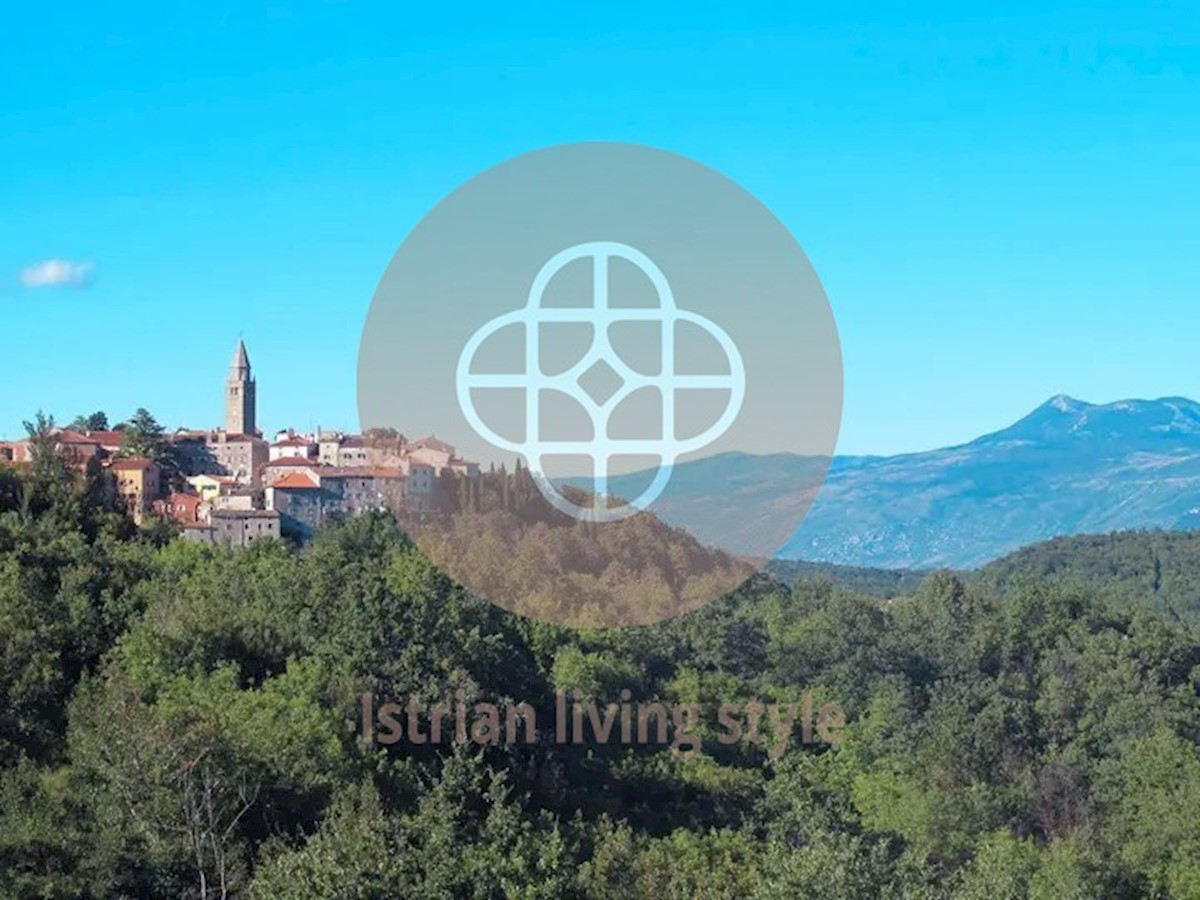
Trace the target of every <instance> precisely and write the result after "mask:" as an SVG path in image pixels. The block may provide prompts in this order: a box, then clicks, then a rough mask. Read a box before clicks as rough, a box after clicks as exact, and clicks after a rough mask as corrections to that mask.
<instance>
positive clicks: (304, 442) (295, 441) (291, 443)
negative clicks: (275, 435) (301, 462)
mask: <svg viewBox="0 0 1200 900" xmlns="http://www.w3.org/2000/svg"><path fill="white" fill-rule="evenodd" d="M314 443H315V441H310V440H309V439H308V438H306V437H300V436H299V435H294V436H292V437H288V438H284V439H283V440H281V441H276V442H275V443H273V444H272V445H271V446H272V447H311V446H312V445H313V444H314Z"/></svg>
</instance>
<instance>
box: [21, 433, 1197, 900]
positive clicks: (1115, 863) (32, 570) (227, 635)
mask: <svg viewBox="0 0 1200 900" xmlns="http://www.w3.org/2000/svg"><path fill="white" fill-rule="evenodd" d="M110 487H111V486H110V485H108V484H107V483H106V481H105V478H104V476H103V475H102V474H101V473H99V472H97V471H92V472H89V473H87V474H86V476H84V477H74V476H72V475H71V474H70V472H69V471H68V470H67V469H66V468H65V467H63V466H62V465H61V464H60V463H59V462H58V461H56V460H55V459H53V458H52V456H51V455H47V454H42V455H41V457H40V458H39V459H38V461H37V463H36V464H35V466H34V467H33V469H32V470H30V471H27V472H23V473H21V474H19V475H18V474H16V473H13V472H10V471H4V472H0V894H2V895H4V896H9V897H61V898H75V897H198V896H206V897H220V896H228V897H250V898H272V900H277V898H279V900H287V898H297V900H299V898H313V897H346V898H350V897H354V898H386V897H417V898H504V897H511V898H546V900H551V898H621V900H628V898H639V897H647V898H655V900H663V898H680V900H682V898H689V900H690V898H725V897H729V898H733V897H737V898H779V900H791V898H795V897H804V896H813V897H822V898H876V897H897V898H898V897H924V898H964V900H967V898H980V900H983V898H988V900H991V898H1004V897H1014V898H1015V897H1025V896H1032V897H1039V898H1046V900H1051V898H1053V900H1061V898H1080V900H1083V898H1096V897H1162V896H1171V897H1179V898H1187V897H1198V896H1200V818H1198V817H1197V816H1196V810H1197V809H1198V808H1200V751H1198V749H1197V738H1198V737H1200V705H1198V694H1197V689H1198V687H1200V647H1198V646H1197V644H1196V642H1195V641H1194V639H1192V638H1190V637H1189V636H1188V635H1187V634H1186V633H1185V632H1184V631H1183V629H1182V628H1180V627H1179V625H1178V624H1177V623H1176V622H1174V621H1172V620H1171V619H1170V618H1167V617H1163V616H1160V615H1156V614H1154V613H1152V612H1151V611H1150V610H1148V609H1145V608H1140V607H1139V608H1134V609H1127V610H1124V611H1121V610H1116V609H1113V608H1112V607H1111V606H1110V605H1109V604H1108V603H1106V602H1104V599H1103V597H1102V596H1101V594H1102V593H1103V592H1098V591H1095V590H1092V589H1089V588H1087V587H1081V586H1079V585H1073V584H1065V583H1060V582H1059V581H1057V580H1056V579H1048V580H1047V579H1032V578H1024V579H1022V578H1016V579H993V580H986V579H980V580H979V581H977V582H971V583H964V582H963V581H962V580H960V579H958V578H956V577H954V576H953V575H950V574H947V573H939V574H934V575H931V576H929V577H928V578H926V579H925V580H924V581H923V582H922V583H921V584H920V586H919V587H916V588H915V589H912V590H911V591H909V592H907V593H906V594H904V595H903V596H901V597H898V598H895V599H892V600H890V601H888V602H887V603H886V604H885V603H882V602H881V601H880V600H878V599H877V598H871V597H865V596H861V595H858V594H856V593H854V592H853V591H850V590H848V589H846V588H844V587H839V586H837V585H836V584H834V583H832V582H830V581H828V580H820V581H814V580H810V579H800V580H798V581H796V582H795V583H794V585H792V586H790V587H789V586H787V585H785V584H783V583H782V582H780V581H777V580H774V579H772V578H768V577H760V578H756V579H754V580H752V581H751V582H750V583H749V584H747V585H746V586H745V587H744V588H743V589H741V590H740V591H739V592H737V593H736V594H735V595H733V596H731V597H729V598H727V599H725V600H722V601H720V602H718V603H716V604H713V605H711V606H708V607H706V608H704V609H703V610H701V611H699V612H696V613H693V614H691V615H688V616H685V617H681V618H679V619H675V620H672V621H670V622H667V623H664V624H660V625H656V626H652V627H645V628H635V629H622V630H611V631H595V632H583V631H573V630H565V629H561V628H557V627H549V626H545V625H540V624H537V623H534V622H532V621H530V620H527V619H522V618H520V617H517V616H514V615H510V614H507V613H504V612H502V611H500V610H498V609H496V608H495V607H493V606H491V605H490V604H487V603H485V602H482V601H479V600H477V599H475V598H472V597H471V596H468V595H466V594H465V593H463V592H462V591H461V590H460V589H458V588H456V587H455V586H454V585H453V584H452V583H451V582H450V581H449V580H448V579H447V578H446V577H444V576H443V575H441V574H439V572H438V571H437V570H436V569H435V568H434V567H433V566H432V565H431V564H430V563H429V562H428V561H427V560H426V559H425V558H424V557H423V556H422V555H421V554H420V553H419V552H418V551H417V550H416V549H415V548H414V547H413V546H412V544H411V543H410V542H409V541H408V539H407V538H406V537H405V536H404V534H403V533H402V532H401V531H400V529H399V527H398V526H397V525H396V523H395V522H394V521H392V520H391V519H390V518H387V517H383V516H376V517H364V518H359V519H355V520H353V521H349V522H345V523H342V524H340V525H335V526H334V527H331V528H328V529H326V530H325V531H323V532H321V533H320V534H319V535H318V536H317V538H316V539H315V540H314V541H313V543H312V544H311V545H310V546H309V547H308V548H306V549H305V550H304V551H299V550H296V549H294V548H292V547H290V546H288V545H286V544H282V543H276V542H265V543H262V544H258V545H256V546H255V547H253V548H252V549H250V550H246V551H240V552H231V551H224V550H219V549H213V548H208V547H201V546H198V545H192V544H188V543H185V542H182V541H177V540H171V539H169V536H168V535H166V534H165V533H160V532H157V531H155V532H140V533H139V532H137V531H135V529H134V528H133V527H132V524H131V523H130V522H129V521H128V520H127V519H126V518H125V517H124V516H123V514H121V513H120V512H119V511H118V510H117V508H116V505H115V504H114V502H113V500H112V497H111V490H110ZM806 688H811V689H812V691H813V694H814V696H815V698H816V699H817V700H818V701H820V702H828V701H832V702H836V703H837V704H839V705H840V706H841V707H842V708H844V710H845V712H846V714H847V717H848V720H849V721H848V724H847V725H846V727H845V728H844V730H843V731H842V733H841V740H840V743H838V744H836V745H833V744H831V743H821V742H814V743H811V744H807V745H802V744H801V742H800V740H798V739H794V740H793V741H792V742H791V743H790V745H788V746H786V747H785V748H782V749H784V751H785V752H783V753H782V754H781V755H779V756H778V757H777V758H773V757H772V754H770V753H769V752H768V750H769V749H770V747H771V746H773V745H774V740H773V739H774V737H775V735H774V734H773V733H771V728H770V726H769V725H767V726H764V727H765V728H766V731H765V732H764V735H765V736H768V737H770V738H772V740H769V741H764V742H763V743H764V746H757V745H754V744H752V743H751V742H750V741H749V740H743V741H742V742H741V743H739V744H734V745H724V744H721V743H719V742H718V741H715V740H710V739H708V738H711V737H712V735H713V734H714V733H715V731H716V729H717V728H718V727H719V723H718V722H716V721H714V720H713V719H712V717H711V714H712V713H713V712H714V711H715V710H716V709H717V707H718V705H719V704H720V703H725V702H742V703H745V702H746V701H749V700H752V699H757V700H760V701H762V702H764V703H769V702H774V701H795V700H799V698H800V697H801V695H802V692H803V691H804V690H805V689H806ZM563 689H571V690H578V691H579V692H580V696H582V697H585V698H594V699H596V700H598V701H600V702H601V703H619V702H622V700H623V699H624V696H623V695H622V692H623V691H628V692H629V694H628V695H627V696H632V697H633V698H634V699H635V700H639V701H640V700H647V701H648V700H652V699H656V698H657V699H661V700H663V701H665V702H668V703H671V704H687V703H698V704H700V708H701V709H702V710H703V711H704V713H705V716H706V718H705V721H704V722H703V724H702V725H701V726H700V727H699V729H698V730H697V733H698V734H699V735H700V736H701V737H703V738H705V740H704V741H703V743H702V751H701V752H699V753H697V754H693V755H691V756H687V757H681V756H677V755H674V754H672V753H671V752H670V751H669V750H667V749H666V748H664V747H661V746H626V745H620V744H613V743H609V744H601V743H597V742H592V743H589V744H585V745H582V746H571V745H569V744H559V743H557V742H556V739H555V735H554V734H553V732H552V728H551V727H550V726H549V724H548V723H549V722H550V721H551V719H552V715H553V713H552V710H553V706H554V703H555V692H556V691H558V690H563ZM368 691H369V692H371V694H372V695H373V696H374V697H375V698H380V699H382V698H389V699H393V698H394V699H396V700H397V701H401V702H402V701H403V700H405V699H406V698H408V697H410V696H411V695H417V696H419V697H421V698H424V699H425V700H427V701H433V700H440V699H443V698H448V697H454V696H456V694H457V693H458V692H460V691H461V692H462V696H463V697H465V698H467V699H468V700H469V701H473V700H476V699H478V700H486V701H491V702H502V701H505V700H511V701H514V702H526V703H528V704H530V705H531V706H532V707H534V708H535V709H536V710H537V712H538V722H539V723H541V722H543V721H544V722H546V723H547V724H546V726H545V728H544V730H543V729H542V726H541V725H539V730H538V734H537V740H536V741H535V742H533V743H525V742H516V743H508V742H499V743H496V744H491V745H485V746H479V745H476V744H470V743H468V744H465V745H460V746H457V747H455V746H452V745H451V744H450V743H449V742H446V743H442V744H440V745H434V744H432V743H425V744H415V743H413V742H411V741H398V742H396V743H392V744H383V743H380V742H379V741H376V740H368V739H364V737H363V736H362V734H361V728H360V709H361V702H362V701H361V698H362V694H363V693H364V692H368ZM425 724H426V725H428V723H425ZM676 736H678V735H676Z"/></svg>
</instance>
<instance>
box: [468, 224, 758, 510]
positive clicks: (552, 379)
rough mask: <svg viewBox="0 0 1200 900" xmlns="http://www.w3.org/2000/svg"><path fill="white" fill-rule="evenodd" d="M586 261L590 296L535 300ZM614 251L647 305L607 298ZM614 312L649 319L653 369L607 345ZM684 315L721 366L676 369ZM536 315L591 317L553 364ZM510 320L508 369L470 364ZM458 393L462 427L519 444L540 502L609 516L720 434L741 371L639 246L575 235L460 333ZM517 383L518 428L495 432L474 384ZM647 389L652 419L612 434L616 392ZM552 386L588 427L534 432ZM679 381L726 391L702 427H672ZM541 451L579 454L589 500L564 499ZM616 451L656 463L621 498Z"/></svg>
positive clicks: (742, 379) (555, 319) (737, 393)
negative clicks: (545, 358) (467, 334)
mask: <svg viewBox="0 0 1200 900" xmlns="http://www.w3.org/2000/svg"><path fill="white" fill-rule="evenodd" d="M581 259H584V260H590V261H591V264H592V297H591V301H592V302H591V304H590V305H587V306H582V307H557V306H547V305H545V304H544V303H543V297H544V294H545V292H546V287H547V285H548V284H549V283H550V281H551V279H552V278H554V276H555V275H557V274H558V273H559V271H560V270H562V269H563V268H564V267H565V266H567V265H568V264H570V263H573V262H575V261H577V260H581ZM614 259H620V260H624V261H626V262H628V263H630V264H632V265H633V266H635V267H636V268H637V269H638V270H640V271H641V272H642V274H644V275H645V276H646V278H648V279H649V281H650V284H651V285H652V286H653V289H654V292H655V294H656V300H657V302H656V305H654V306H650V307H623V306H613V305H610V302H609V300H610V297H609V272H610V261H611V260H614ZM623 322H652V323H656V324H657V325H658V326H659V327H658V329H657V330H658V335H659V347H658V348H657V349H658V351H659V358H660V359H661V365H659V366H658V367H657V368H658V371H656V372H653V373H647V372H642V371H638V370H636V369H635V368H633V367H631V366H630V365H629V364H628V363H627V362H626V361H625V360H624V359H623V358H622V357H621V355H620V354H619V353H618V352H617V351H616V350H615V349H614V348H613V344H612V340H611V336H610V331H609V329H610V326H612V325H614V324H616V323H623ZM681 322H684V323H689V324H690V325H693V326H696V327H698V328H700V329H702V330H703V331H704V332H706V333H707V334H708V336H709V337H711V338H712V339H713V340H714V341H715V342H716V344H717V346H718V347H719V348H720V350H721V351H722V353H723V354H724V357H725V361H726V366H725V369H726V371H717V372H707V373H693V372H690V371H689V372H686V373H682V372H677V371H676V369H677V366H676V360H677V346H676V330H677V325H678V323H681ZM545 323H578V324H585V325H590V326H592V335H593V337H592V341H591V345H590V347H589V348H588V350H587V352H586V353H584V354H583V356H582V357H581V358H580V359H579V360H578V361H577V362H575V363H574V365H571V366H570V367H569V368H567V369H566V370H564V371H562V372H558V373H553V374H548V373H546V372H545V371H544V370H543V366H542V362H541V353H540V343H539V342H540V339H541V328H540V326H541V325H543V324H545ZM514 325H515V326H520V327H521V328H522V329H523V332H524V354H523V362H524V365H523V367H522V369H521V370H520V371H517V372H479V371H474V370H473V363H474V362H475V358H476V354H477V352H478V351H479V349H480V347H481V346H483V345H484V344H485V342H487V341H488V339H489V338H491V337H492V336H493V335H495V334H496V333H497V332H498V331H500V330H501V329H504V328H507V327H509V326H514ZM602 378H608V379H610V380H616V381H617V382H619V384H618V385H617V386H616V387H615V388H613V389H612V390H611V391H609V392H607V396H606V397H604V398H603V399H597V398H596V397H595V396H594V395H593V392H591V391H589V390H588V388H587V382H588V381H595V380H599V379H602ZM456 388H457V394H458V403H459V406H460V407H461V408H462V412H463V415H464V416H465V417H466V419H467V422H469V423H470V425H471V427H472V428H474V429H475V431H476V432H477V433H478V434H479V436H480V437H482V438H483V439H484V440H486V441H488V442H490V443H491V444H493V445H494V446H496V447H498V448H500V449H504V450H510V451H513V452H516V453H520V454H521V455H522V456H523V457H524V458H525V460H526V462H527V464H528V466H529V471H530V474H531V475H532V476H533V479H534V481H535V483H536V484H537V486H538V489H539V490H540V491H541V493H542V496H543V497H545V498H546V500H547V502H549V503H551V504H552V505H553V506H555V507H556V508H557V509H559V510H562V511H563V512H565V513H567V514H568V515H571V516H574V517H575V518H577V519H581V520H585V521H592V522H611V521H615V520H618V519H623V518H625V517H627V516H630V515H632V514H634V513H636V512H638V511H640V510H644V509H646V508H647V507H648V506H649V505H650V504H651V503H653V502H654V500H655V499H656V498H657V497H658V496H659V495H660V494H661V493H662V491H663V489H664V488H665V487H666V486H667V483H668V481H669V480H670V478H671V471H672V467H673V466H674V463H675V461H676V460H677V459H678V458H679V457H680V456H682V455H684V454H686V453H690V452H693V451H696V450H699V449H701V448H702V447H705V446H707V445H708V444H711V443H712V442H713V441H715V440H716V439H717V438H719V437H720V436H721V435H722V434H724V433H725V432H726V431H727V430H728V429H729V427H730V426H731V425H732V424H733V422H734V420H735V419H736V418H737V415H738V413H739V412H740V410H741V406H742V400H743V398H744V396H745V388H746V375H745V367H744V365H743V362H742V357H741V354H740V353H739V352H738V349H737V347H736V346H735V344H734V343H733V341H732V339H730V337H729V335H728V334H727V333H726V332H725V331H724V330H723V329H721V328H720V327H719V326H718V325H716V324H715V323H714V322H712V321H711V320H709V319H707V318H705V317H704V316H701V315H699V314H697V313H694V312H691V311H688V310H684V309H679V308H678V307H677V306H676V304H675V298H674V295H673V294H672V292H671V286H670V284H669V283H668V281H667V278H666V276H665V275H664V274H663V272H662V270H661V269H659V267H658V266H657V265H656V264H655V263H654V262H653V260H651V259H650V258H649V257H648V256H646V255H645V254H644V253H642V252H641V251H639V250H637V249H635V248H634V247H630V246H628V245H627V244H620V243H615V242H611V241H596V242H590V243H584V244H577V245H575V246H573V247H569V248H567V249H566V250H563V251H562V252H560V253H558V254H556V255H555V256H553V257H551V258H550V259H549V260H548V261H547V262H546V263H545V264H544V265H543V266H542V268H541V270H540V271H539V272H538V274H537V276H536V277H535V278H534V280H533V284H532V285H531V287H530V289H529V297H528V300H527V302H526V304H525V306H524V307H523V308H521V309H516V310H513V311H512V312H509V313H505V314H503V315H501V316H498V317H496V318H495V319H492V320H491V321H490V322H487V323H486V324H484V325H483V326H482V327H481V328H479V329H478V330H477V331H476V332H475V333H474V334H473V335H472V336H471V338H470V339H469V340H468V341H467V343H466V345H465V346H464V348H463V351H462V354H461V355H460V357H459V361H458V372H457V380H456ZM489 388H490V389H508V390H510V391H511V390H512V389H514V388H515V389H519V390H520V391H521V392H522V394H523V401H524V402H523V413H524V422H525V426H524V436H523V439H522V440H513V439H510V438H506V437H503V436H501V435H500V434H498V433H497V432H496V431H495V430H494V429H493V428H491V427H490V426H489V425H488V424H487V423H486V422H485V421H484V417H483V416H482V415H481V414H480V408H479V407H478V406H476V398H475V396H474V394H476V393H477V394H479V397H480V399H486V397H487V389H489ZM644 389H651V390H653V391H656V392H657V394H658V401H659V402H658V404H657V406H656V409H659V410H661V422H655V423H654V427H653V428H652V429H648V430H647V431H648V433H647V434H645V435H641V436H636V437H614V436H613V434H612V431H613V429H612V428H611V424H612V423H611V419H612V415H613V412H614V411H615V410H616V409H617V408H618V407H620V405H621V403H622V401H624V400H626V399H627V398H629V397H630V396H631V395H632V394H634V393H635V392H637V391H641V390H644ZM547 391H557V392H559V393H561V394H564V395H566V396H567V397H569V398H571V399H572V400H574V401H575V402H576V403H577V404H578V405H579V406H580V407H581V408H582V409H583V410H584V411H585V413H586V415H587V417H588V419H589V420H590V426H591V428H590V433H586V434H581V435H579V436H578V437H577V438H569V439H564V438H549V437H545V436H544V429H543V427H542V426H543V424H544V422H543V421H542V406H541V396H542V394H543V393H544V392H547ZM680 391H718V392H721V393H722V394H724V395H727V397H726V402H725V405H724V407H723V409H722V411H721V413H720V415H719V416H718V417H717V418H716V421H714V422H712V423H711V424H710V425H709V426H708V427H707V428H705V429H704V430H703V431H701V432H700V433H698V434H695V435H691V436H688V437H683V438H681V437H679V436H678V431H679V429H678V425H679V421H678V419H679V417H678V415H677V402H676V401H677V397H678V394H679V392H680ZM550 456H571V457H583V458H586V459H588V460H589V461H590V464H591V483H592V485H593V490H594V495H595V499H594V504H593V505H592V506H581V505H580V504H578V503H576V502H575V501H573V500H571V499H569V498H568V497H567V496H565V495H564V494H563V492H562V491H561V490H560V487H559V485H558V484H557V483H556V482H555V481H554V480H553V479H552V478H551V477H550V476H549V475H548V474H547V471H546V465H545V461H546V459H547V457H550ZM621 457H631V458H636V457H655V458H657V459H658V465H657V467H656V469H655V471H654V474H653V478H652V479H651V480H650V483H649V485H648V486H647V487H645V488H644V489H643V490H642V491H641V493H640V494H638V496H636V497H632V498H627V502H625V501H622V502H619V503H617V502H614V499H615V498H613V497H612V496H611V495H610V494H609V492H608V479H609V475H610V473H611V471H612V466H613V462H614V461H615V460H618V459H620V458H621Z"/></svg>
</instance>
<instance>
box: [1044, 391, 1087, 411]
mask: <svg viewBox="0 0 1200 900" xmlns="http://www.w3.org/2000/svg"><path fill="white" fill-rule="evenodd" d="M1042 406H1043V407H1047V406H1048V407H1050V408H1051V409H1057V410H1058V411H1059V412H1064V413H1078V412H1083V411H1084V410H1085V409H1089V408H1091V406H1092V404H1090V403H1087V402H1085V401H1083V400H1076V399H1075V398H1074V397H1071V396H1069V395H1067V394H1055V395H1054V396H1053V397H1051V398H1050V399H1049V400H1047V401H1046V402H1045V403H1043V404H1042Z"/></svg>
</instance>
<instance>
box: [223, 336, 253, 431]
mask: <svg viewBox="0 0 1200 900" xmlns="http://www.w3.org/2000/svg"><path fill="white" fill-rule="evenodd" d="M255 392H256V387H255V383H254V376H253V375H252V373H251V370H250V354H248V353H247V352H246V342H245V341H243V340H242V339H241V338H240V337H239V338H238V343H237V349H236V350H234V352H233V361H232V362H231V363H230V364H229V377H228V378H227V379H226V380H225V432H226V433H227V434H254V431H255V399H256V398H255Z"/></svg>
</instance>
